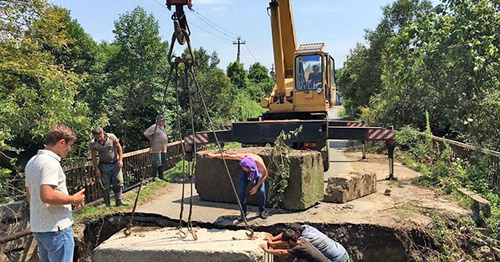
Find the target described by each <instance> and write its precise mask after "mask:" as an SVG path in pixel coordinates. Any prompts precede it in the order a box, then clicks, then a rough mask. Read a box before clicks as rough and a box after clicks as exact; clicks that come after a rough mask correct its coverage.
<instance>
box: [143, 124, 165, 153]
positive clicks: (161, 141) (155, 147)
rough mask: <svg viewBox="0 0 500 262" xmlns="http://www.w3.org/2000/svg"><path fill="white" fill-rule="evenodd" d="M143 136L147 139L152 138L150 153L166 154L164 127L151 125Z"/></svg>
mask: <svg viewBox="0 0 500 262" xmlns="http://www.w3.org/2000/svg"><path fill="white" fill-rule="evenodd" d="M155 129H156V133H155ZM153 134H154V135H153ZM144 135H145V136H148V137H149V136H153V138H152V140H151V153H162V152H167V144H168V137H167V133H166V132H165V126H158V127H156V124H153V125H152V126H150V127H149V128H148V129H146V131H144Z"/></svg>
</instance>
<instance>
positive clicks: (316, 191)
mask: <svg viewBox="0 0 500 262" xmlns="http://www.w3.org/2000/svg"><path fill="white" fill-rule="evenodd" d="M228 152H230V153H254V154H257V155H259V156H260V157H262V159H263V160H264V163H265V164H266V166H267V169H268V171H269V172H268V173H269V176H268V179H267V180H266V193H267V199H272V198H273V196H274V194H275V193H276V192H275V191H276V190H274V191H273V189H272V187H271V186H270V184H271V183H272V182H271V181H276V179H280V178H278V177H276V176H275V173H276V172H275V171H276V170H277V169H278V167H277V164H276V163H277V159H276V158H277V156H276V155H275V152H274V151H273V149H272V148H266V147H251V148H237V149H231V150H228ZM203 153H204V152H199V153H198V156H197V161H196V179H195V186H196V190H197V192H198V194H199V196H200V198H201V199H203V200H208V201H215V202H225V203H228V202H229V203H237V200H236V197H235V194H234V191H233V188H232V186H231V183H230V181H229V178H228V176H227V171H226V167H225V165H224V162H223V161H222V160H221V159H214V158H202V157H201V154H203ZM289 160H290V177H289V178H288V181H287V183H288V185H287V186H286V189H285V191H284V193H283V198H282V202H281V203H280V207H281V208H283V209H287V210H305V209H307V208H309V207H311V206H313V205H315V204H316V203H318V202H319V201H320V200H321V199H322V198H323V188H324V187H323V179H324V178H323V177H324V175H323V165H322V160H321V155H320V153H319V152H317V151H309V150H292V151H291V153H290V154H289ZM226 162H227V165H228V168H229V172H230V174H231V177H232V180H233V183H234V185H235V187H236V188H238V180H239V176H240V173H241V167H240V165H239V161H236V160H227V161H226ZM276 183H278V182H276ZM251 186H252V185H251V183H249V185H248V188H247V198H246V199H247V203H248V204H250V205H257V204H258V202H259V201H258V195H257V194H255V195H250V194H249V193H248V192H249V191H250V188H251ZM267 204H268V206H269V201H268V203H267Z"/></svg>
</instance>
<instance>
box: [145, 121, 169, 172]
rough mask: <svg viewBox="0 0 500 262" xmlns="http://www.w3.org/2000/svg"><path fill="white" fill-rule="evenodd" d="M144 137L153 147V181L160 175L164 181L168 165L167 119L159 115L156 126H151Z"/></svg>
mask: <svg viewBox="0 0 500 262" xmlns="http://www.w3.org/2000/svg"><path fill="white" fill-rule="evenodd" d="M144 136H145V137H146V139H147V140H148V141H149V143H150V145H151V150H150V152H151V160H152V161H151V168H152V176H153V179H155V180H156V176H157V175H158V176H159V177H160V179H162V180H163V170H164V169H165V166H166V165H167V144H168V137H167V132H165V117H163V115H159V116H158V117H156V124H153V125H151V126H150V127H149V128H148V129H146V131H144Z"/></svg>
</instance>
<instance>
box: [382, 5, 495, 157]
mask: <svg viewBox="0 0 500 262" xmlns="http://www.w3.org/2000/svg"><path fill="white" fill-rule="evenodd" d="M499 9H500V8H499V4H498V3H497V2H495V1H472V0H470V1H469V0H466V1H455V0H453V1H446V5H439V6H437V7H436V8H435V10H434V11H432V12H428V13H427V14H426V15H425V16H422V17H421V18H419V19H417V20H416V21H415V22H414V23H412V24H410V25H409V26H407V27H405V28H404V29H403V30H401V32H400V33H399V34H398V35H397V36H395V37H394V38H393V39H392V40H391V42H390V45H388V52H389V53H390V56H388V57H387V60H386V61H385V66H384V73H383V82H384V90H383V92H382V93H381V94H380V95H379V96H378V97H377V98H376V99H375V103H374V108H375V111H374V112H373V115H374V116H376V118H377V119H378V120H377V121H380V122H382V121H390V122H393V123H396V124H397V125H403V124H413V125H416V126H419V127H423V125H424V112H426V111H428V112H429V115H430V118H431V119H430V120H431V121H430V123H431V128H432V130H433V131H434V132H435V134H437V135H440V136H448V137H451V138H455V139H460V140H462V141H466V142H471V143H478V144H486V145H487V146H488V147H490V148H492V149H498V148H500V142H499V139H498V136H497V135H495V134H496V133H498V130H500V126H499V125H500V124H499V121H497V119H498V117H499V116H500V110H499V109H498V104H499V100H498V97H499V90H500V88H499V87H500V81H499V73H498V72H499V69H500V63H499V53H498V50H499V44H500V36H498V34H496V32H497V31H498V30H500V24H499V23H498V22H496V21H499V20H500V16H499V13H500V12H499Z"/></svg>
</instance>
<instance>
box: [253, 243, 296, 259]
mask: <svg viewBox="0 0 500 262" xmlns="http://www.w3.org/2000/svg"><path fill="white" fill-rule="evenodd" d="M260 247H261V248H262V249H263V250H264V252H266V253H269V254H273V255H277V256H287V255H290V253H288V250H286V249H269V248H267V244H261V245H260Z"/></svg>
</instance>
